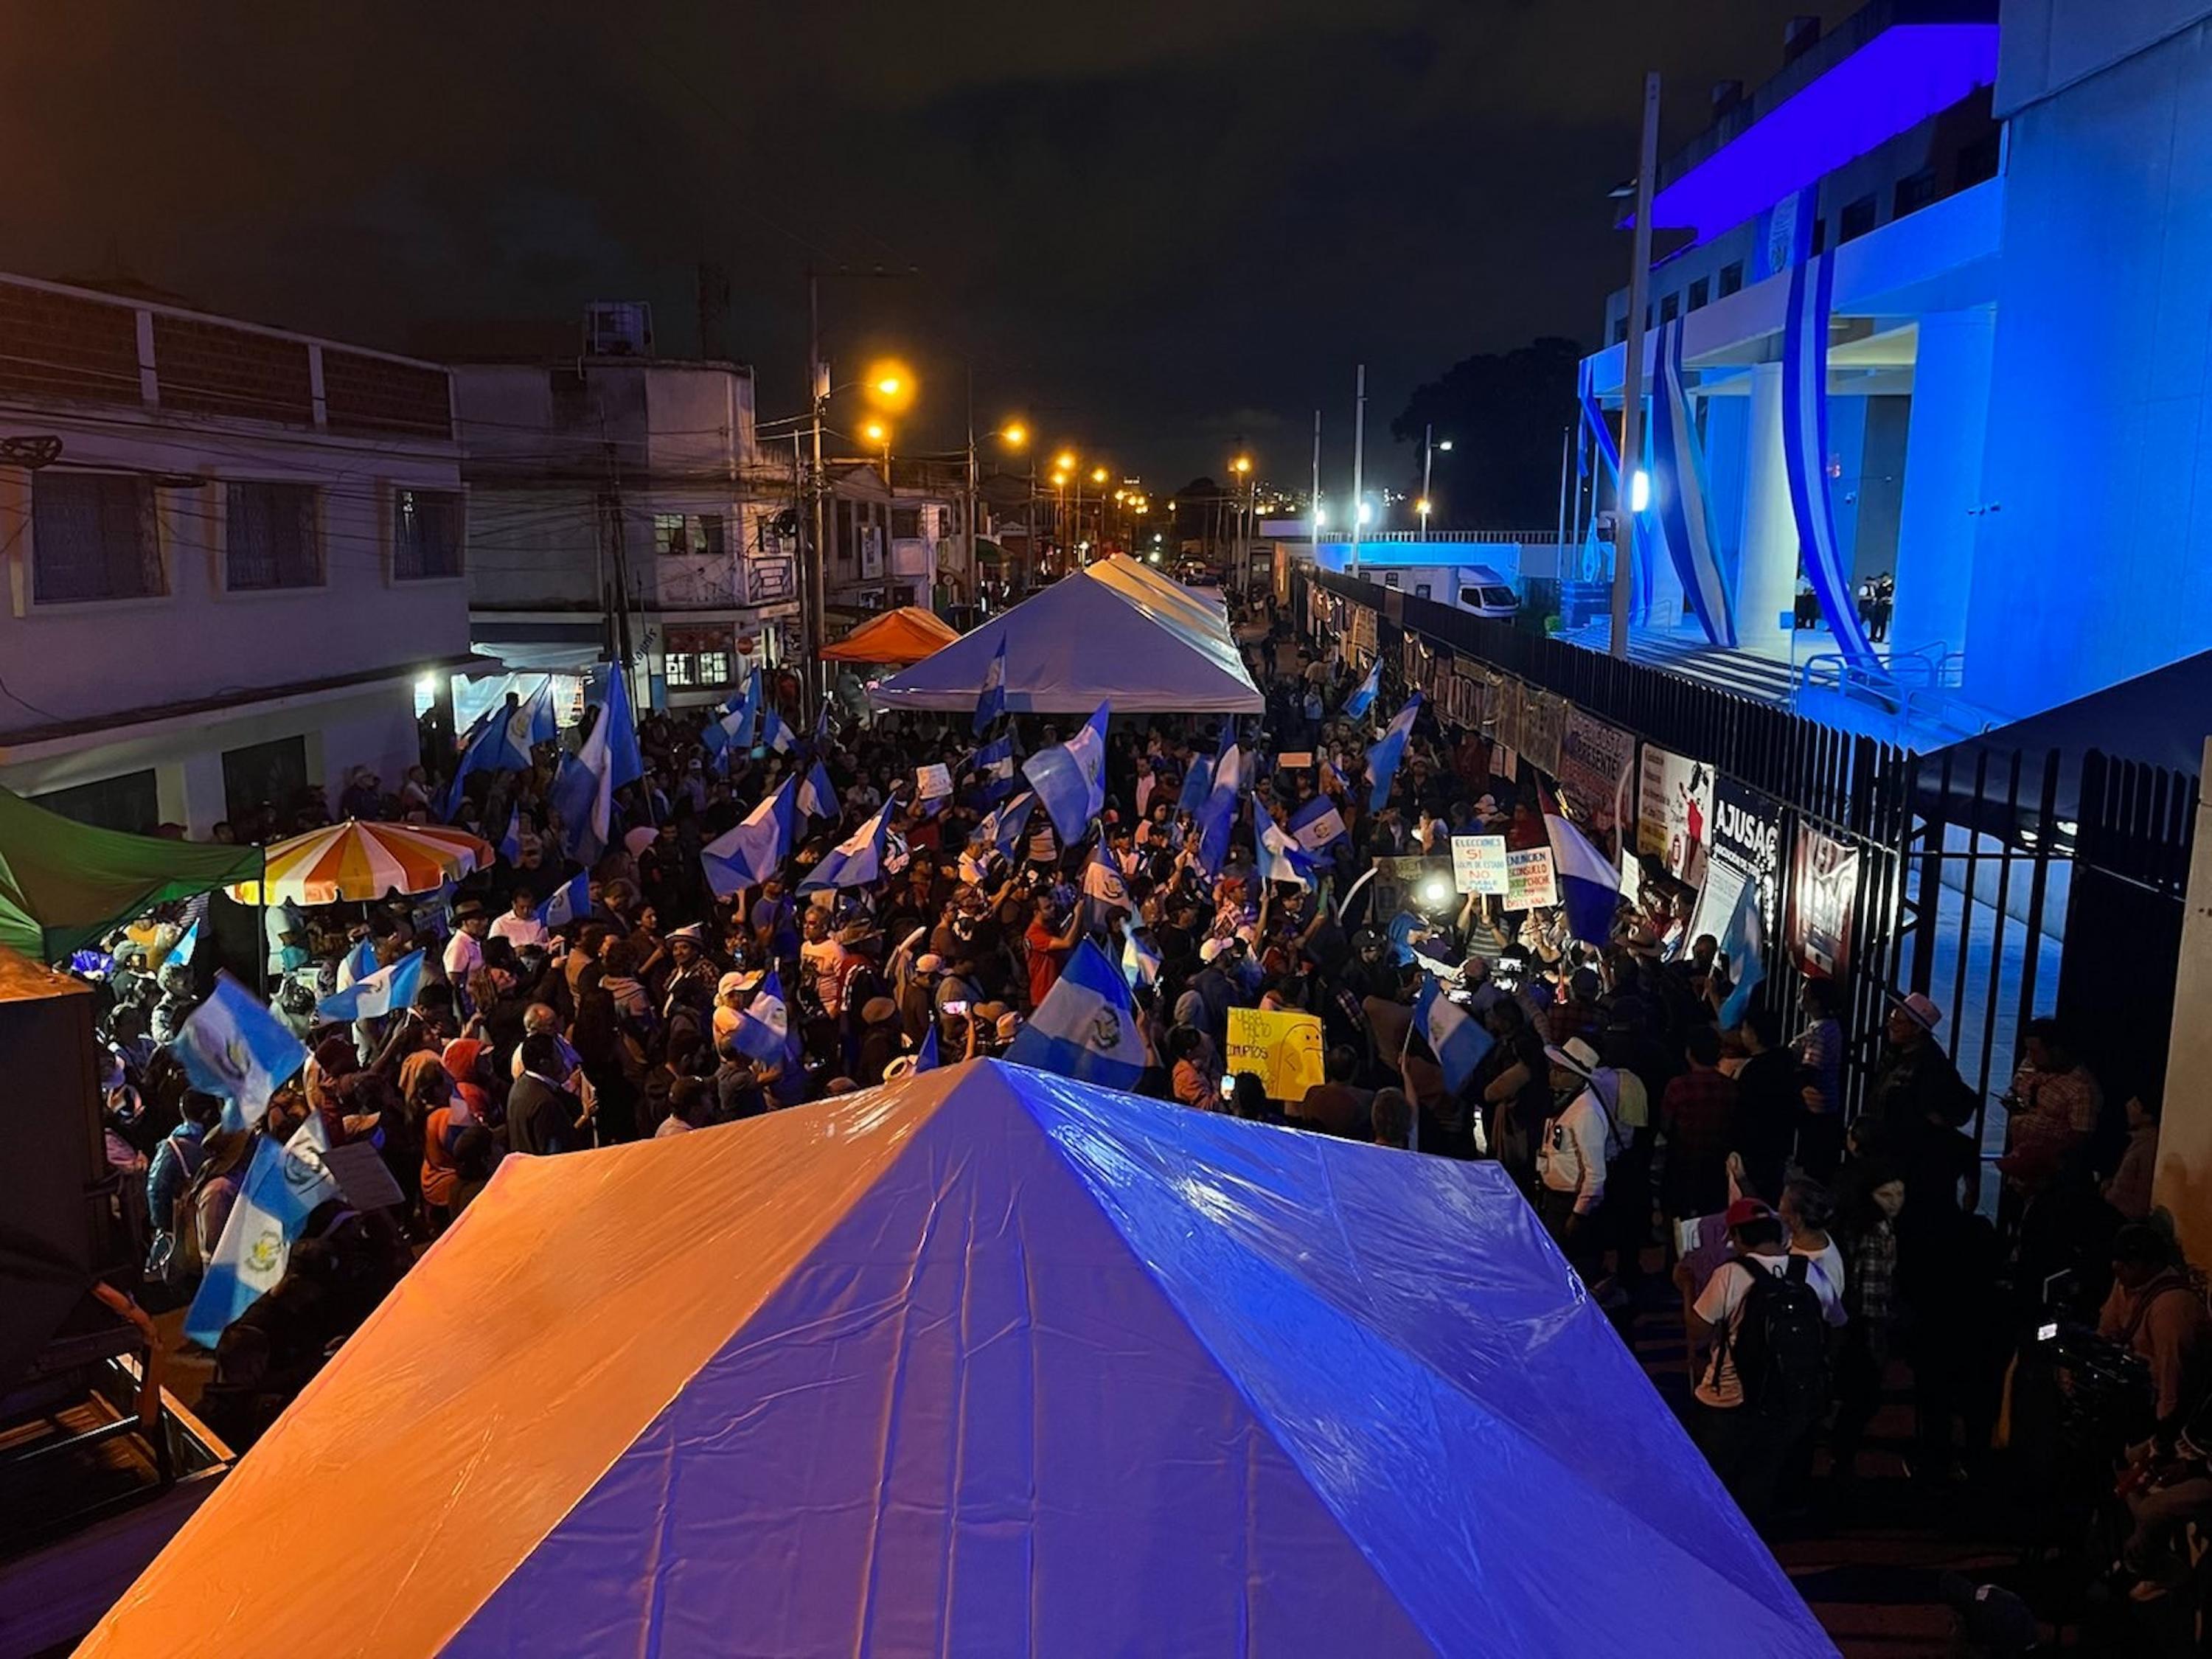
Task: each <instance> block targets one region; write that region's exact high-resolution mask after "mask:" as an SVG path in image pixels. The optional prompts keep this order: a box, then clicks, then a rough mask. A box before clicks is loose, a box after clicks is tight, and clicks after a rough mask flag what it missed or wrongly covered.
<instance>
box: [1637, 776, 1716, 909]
mask: <svg viewBox="0 0 2212 1659" xmlns="http://www.w3.org/2000/svg"><path fill="white" fill-rule="evenodd" d="M1712 809H1713V769H1712V768H1711V767H1710V766H1708V765H1706V764H1705V762H1703V761H1694V760H1689V759H1686V758H1685V757H1682V756H1680V755H1677V754H1673V753H1670V752H1669V751H1668V750H1664V749H1662V748H1660V747H1658V746H1657V745H1656V744H1649V743H1647V744H1644V766H1643V775H1642V781H1641V785H1640V787H1639V788H1638V792H1637V800H1636V850H1637V851H1638V852H1639V853H1648V854H1650V855H1651V856H1653V857H1655V858H1656V859H1657V860H1659V861H1660V863H1661V865H1662V866H1664V867H1665V869H1666V872H1667V873H1668V875H1670V876H1672V877H1674V878H1675V879H1676V880H1677V881H1680V882H1685V883H1687V884H1689V885H1690V886H1692V887H1696V886H1699V885H1701V884H1703V883H1704V881H1705V819H1706V817H1707V816H1708V815H1709V814H1710V813H1711V811H1712Z"/></svg>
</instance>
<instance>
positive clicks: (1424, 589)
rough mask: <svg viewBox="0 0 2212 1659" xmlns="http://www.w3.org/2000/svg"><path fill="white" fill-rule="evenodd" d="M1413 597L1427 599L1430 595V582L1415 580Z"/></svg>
mask: <svg viewBox="0 0 2212 1659" xmlns="http://www.w3.org/2000/svg"><path fill="white" fill-rule="evenodd" d="M1413 597H1414V598H1415V599H1427V598H1428V597H1429V584H1428V583H1426V582H1415V583H1414V584H1413Z"/></svg>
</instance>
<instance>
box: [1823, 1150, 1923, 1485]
mask: <svg viewBox="0 0 2212 1659" xmlns="http://www.w3.org/2000/svg"><path fill="white" fill-rule="evenodd" d="M1904 1207H1905V1181H1904V1178H1903V1177H1902V1176H1899V1174H1898V1173H1897V1172H1896V1171H1895V1170H1891V1169H1887V1168H1885V1167H1882V1166H1881V1165H1875V1166H1873V1167H1871V1168H1868V1169H1863V1170H1860V1171H1858V1180H1857V1201H1856V1203H1855V1205H1854V1206H1853V1207H1852V1208H1851V1209H1850V1211H1849V1212H1846V1213H1844V1216H1843V1223H1842V1225H1843V1231H1844V1251H1845V1255H1846V1256H1847V1258H1848V1259H1847V1261H1846V1262H1845V1265H1844V1276H1843V1285H1844V1342H1843V1346H1842V1347H1841V1349H1840V1350H1839V1351H1838V1355H1837V1362H1836V1419H1835V1426H1834V1430H1833V1435H1832V1440H1831V1442H1830V1449H1831V1455H1832V1462H1833V1465H1834V1468H1835V1471H1836V1474H1837V1476H1838V1479H1839V1480H1843V1481H1844V1482H1846V1483H1849V1482H1850V1481H1851V1480H1854V1479H1856V1478H1857V1468H1858V1452H1859V1448H1860V1446H1861V1444H1863V1442H1864V1440H1865V1437H1866V1430H1867V1425H1869V1423H1871V1422H1873V1421H1874V1417H1875V1412H1876V1410H1877V1409H1878V1408H1879V1407H1880V1406H1881V1390H1882V1383H1883V1379H1884V1378H1885V1377H1886V1376H1887V1375H1888V1374H1889V1361H1890V1355H1891V1352H1892V1350H1893V1344H1894V1340H1895V1336H1896V1331H1897V1327H1898V1324H1899V1321H1900V1319H1901V1317H1902V1315H1903V1309H1902V1308H1901V1307H1900V1305H1899V1302H1898V1299H1897V1216H1898V1212H1899V1211H1900V1210H1902V1209H1903V1208H1904Z"/></svg>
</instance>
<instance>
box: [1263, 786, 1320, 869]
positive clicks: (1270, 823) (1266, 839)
mask: <svg viewBox="0 0 2212 1659" xmlns="http://www.w3.org/2000/svg"><path fill="white" fill-rule="evenodd" d="M1252 839H1253V841H1254V842H1255V844H1256V845H1257V846H1258V848H1259V852H1260V876H1261V879H1262V880H1263V881H1294V882H1296V883H1297V884H1298V885H1299V886H1301V887H1306V886H1310V885H1311V884H1312V883H1313V873H1314V861H1313V854H1310V853H1309V852H1307V851H1306V849H1305V848H1303V847H1301V846H1299V845H1298V843H1297V842H1295V841H1293V840H1292V839H1291V836H1290V834H1289V832H1288V831H1286V830H1285V829H1283V827H1282V826H1281V825H1280V824H1279V823H1276V822H1275V819H1274V815H1273V813H1271V812H1269V811H1267V805H1266V803H1264V802H1263V801H1261V799H1260V798H1259V796H1257V795H1255V796H1253V797H1252Z"/></svg>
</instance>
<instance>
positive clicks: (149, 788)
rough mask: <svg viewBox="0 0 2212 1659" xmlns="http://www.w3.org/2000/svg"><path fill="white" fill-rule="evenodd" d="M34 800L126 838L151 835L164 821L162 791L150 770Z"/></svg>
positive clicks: (33, 799) (126, 774)
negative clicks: (162, 816) (122, 833)
mask: <svg viewBox="0 0 2212 1659" xmlns="http://www.w3.org/2000/svg"><path fill="white" fill-rule="evenodd" d="M31 800H32V802H33V805H39V806H43V807H45V808H46V811H49V812H58V813H60V814H61V815H62V816H63V817H65V818H71V819H74V820H75V821H76V822H77V823H88V824H91V825H92V826H93V827H94V829H120V830H122V831H123V832H124V833H125V834H126V835H132V836H146V835H151V834H152V833H153V831H154V828H155V825H156V824H158V823H161V791H160V789H159V788H158V787H156V780H155V775H154V770H153V769H152V768H151V767H149V768H147V769H146V770H144V771H143V772H125V774H124V775H122V776H121V777H119V778H102V779H101V780H100V781H99V782H97V783H80V784H76V785H74V786H72V787H70V788H67V789H55V790H52V791H49V792H48V793H46V794H43V795H33V796H32V797H31Z"/></svg>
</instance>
